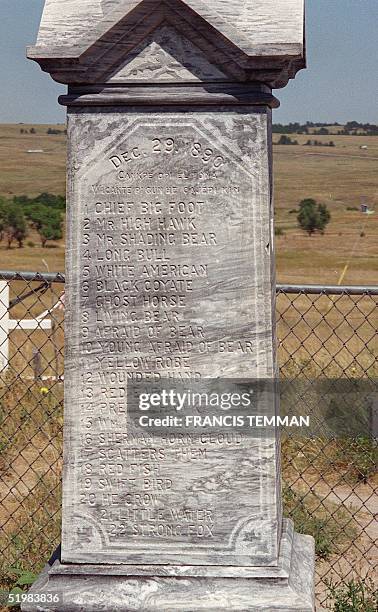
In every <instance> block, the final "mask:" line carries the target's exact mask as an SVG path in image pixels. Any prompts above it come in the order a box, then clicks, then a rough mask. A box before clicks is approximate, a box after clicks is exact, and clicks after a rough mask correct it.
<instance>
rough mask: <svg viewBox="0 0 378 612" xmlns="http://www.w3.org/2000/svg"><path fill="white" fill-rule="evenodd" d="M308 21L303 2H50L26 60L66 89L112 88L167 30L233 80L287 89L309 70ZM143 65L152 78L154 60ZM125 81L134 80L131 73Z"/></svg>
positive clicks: (209, 77)
mask: <svg viewBox="0 0 378 612" xmlns="http://www.w3.org/2000/svg"><path fill="white" fill-rule="evenodd" d="M303 19H304V2H303V0H290V2H289V6H288V2H287V0H286V1H285V2H284V1H283V0H280V1H279V2H277V0H275V1H274V2H273V0H269V1H268V2H259V1H258V2H252V1H249V0H248V1H247V0H246V2H245V3H244V6H243V7H241V6H240V2H236V1H233V2H229V1H227V2H225V1H224V0H216V1H215V2H213V1H212V2H210V1H205V0H164V2H161V0H142V1H138V0H129V1H128V2H123V1H122V2H121V1H120V2H107V3H106V4H104V3H102V4H101V3H100V2H99V1H97V2H96V3H88V2H82V3H77V2H75V1H73V0H65V1H63V2H56V1H55V0H50V2H47V3H46V6H45V11H44V14H43V18H42V24H41V28H40V33H39V37H38V41H37V45H36V46H35V47H30V48H29V49H28V56H29V57H30V58H32V59H35V60H36V61H38V62H39V63H40V65H41V67H42V68H43V70H47V71H48V72H50V74H51V75H52V76H53V78H54V79H55V80H57V81H60V82H62V83H84V82H87V83H88V82H89V83H101V82H106V81H107V80H108V79H109V77H110V78H111V76H112V74H113V69H114V68H119V67H120V66H122V64H124V63H125V62H128V58H129V56H130V54H131V55H133V54H134V53H135V50H136V48H137V47H138V46H139V45H142V46H143V45H144V42H145V40H146V38H148V37H149V36H150V35H151V33H153V32H154V31H155V30H159V29H160V28H161V26H162V25H163V27H165V28H166V27H173V28H175V30H176V31H178V32H180V36H181V37H186V38H187V39H189V40H190V41H191V42H192V44H193V45H195V46H196V47H197V48H199V49H200V50H201V51H202V53H203V54H205V55H206V56H207V58H208V60H209V61H210V62H211V63H212V64H213V65H215V66H217V67H218V71H219V70H221V72H223V73H224V74H225V75H226V77H227V79H228V80H231V81H244V82H251V81H258V82H260V83H267V84H269V85H270V86H271V87H283V86H284V85H285V84H286V83H287V82H288V80H289V79H290V78H293V77H294V76H295V74H296V72H297V71H298V70H300V69H301V68H304V66H305V52H304V31H303ZM153 36H154V35H153ZM156 59H158V58H156ZM143 64H144V66H145V68H148V70H152V71H153V69H154V65H155V59H153V58H152V57H151V55H148V56H147V57H144V62H143ZM218 71H216V70H213V71H212V72H211V73H209V72H208V71H205V76H206V79H207V80H209V81H210V82H211V81H212V82H214V81H215V82H216V81H218V80H219V74H218ZM119 76H121V75H119ZM202 76H203V75H202ZM122 77H123V80H124V81H125V82H133V80H134V79H133V74H129V73H128V72H127V71H126V73H124V74H122ZM190 80H192V77H191V79H190Z"/></svg>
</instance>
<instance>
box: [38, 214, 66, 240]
mask: <svg viewBox="0 0 378 612" xmlns="http://www.w3.org/2000/svg"><path fill="white" fill-rule="evenodd" d="M39 235H40V237H41V243H42V246H43V247H45V246H46V242H47V241H48V240H60V239H61V238H62V237H63V232H62V220H61V218H60V215H59V219H58V218H57V217H55V218H50V219H48V220H47V222H46V223H44V224H43V225H42V227H41V229H40V231H39Z"/></svg>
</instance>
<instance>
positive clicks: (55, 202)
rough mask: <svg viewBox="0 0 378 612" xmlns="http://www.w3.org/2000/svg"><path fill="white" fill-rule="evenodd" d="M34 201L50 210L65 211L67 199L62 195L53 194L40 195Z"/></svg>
mask: <svg viewBox="0 0 378 612" xmlns="http://www.w3.org/2000/svg"><path fill="white" fill-rule="evenodd" d="M33 201H34V202H35V203H39V204H43V205H44V206H49V207H50V208H56V209H57V210H65V208H66V199H65V198H64V197H63V196H61V195H54V194H53V193H46V192H44V193H40V194H39V195H38V196H37V197H36V198H34V200H33Z"/></svg>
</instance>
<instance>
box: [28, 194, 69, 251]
mask: <svg viewBox="0 0 378 612" xmlns="http://www.w3.org/2000/svg"><path fill="white" fill-rule="evenodd" d="M25 214H26V216H27V218H28V219H29V221H30V223H31V225H32V227H33V228H34V229H35V230H36V231H37V232H38V234H39V236H40V239H41V244H42V247H45V246H46V242H47V241H48V240H60V239H61V238H62V236H63V232H62V217H61V214H60V211H59V210H56V209H54V208H53V209H51V208H49V207H48V206H45V205H44V204H41V203H39V202H35V203H33V204H29V205H28V206H27V207H25Z"/></svg>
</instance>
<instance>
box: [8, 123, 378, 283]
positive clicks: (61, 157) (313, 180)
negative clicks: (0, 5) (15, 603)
mask: <svg viewBox="0 0 378 612" xmlns="http://www.w3.org/2000/svg"><path fill="white" fill-rule="evenodd" d="M30 127H32V126H29V125H1V126H0V164H1V167H2V174H1V176H0V195H5V196H8V197H9V196H12V195H14V194H16V195H22V194H26V195H29V196H35V195H37V194H38V193H41V192H42V191H50V192H52V193H56V194H63V193H64V191H65V155H66V138H65V136H64V135H61V136H51V135H47V134H46V131H47V129H48V127H50V126H48V125H37V126H34V128H35V130H36V132H37V133H36V134H26V135H22V134H20V130H21V129H30ZM54 127H56V126H54ZM63 128H64V126H59V129H63ZM291 137H292V138H294V139H297V140H298V142H299V145H298V146H275V147H274V164H275V209H276V223H277V226H279V227H282V228H283V229H284V232H285V233H284V235H283V236H279V237H278V236H277V238H276V250H277V279H278V282H285V283H286V282H287V283H289V282H291V283H319V284H336V283H337V282H338V281H339V279H340V277H341V274H342V272H343V270H344V267H345V265H346V264H348V270H347V272H346V274H345V277H344V279H343V282H344V284H355V285H357V284H366V285H368V284H376V282H377V277H378V254H377V251H376V237H377V234H378V208H377V212H376V214H375V215H371V216H369V215H363V214H361V213H360V212H358V211H350V210H349V211H348V210H347V207H348V206H349V207H357V208H358V207H359V206H360V204H361V201H362V200H366V202H367V203H368V204H369V206H370V207H372V208H373V207H374V206H376V205H377V203H378V181H377V173H376V168H377V160H378V137H375V136H338V135H336V136H332V135H330V136H316V139H317V140H319V141H323V142H329V141H330V140H333V141H334V142H335V144H336V147H335V148H325V147H304V146H302V145H303V143H305V142H306V140H308V139H309V138H311V136H307V135H295V134H293V135H291ZM278 138H279V135H277V134H276V135H274V141H276V142H277V140H278ZM361 145H367V146H368V149H367V150H361V149H360V146H361ZM28 149H43V150H44V153H40V154H29V153H27V150H28ZM306 197H312V198H315V199H317V200H319V201H321V202H324V203H325V204H327V206H328V207H329V209H330V211H331V214H332V221H331V223H330V225H329V226H328V229H327V232H326V234H325V235H324V236H313V237H311V238H309V237H308V236H306V235H305V234H303V233H302V232H301V231H300V230H299V229H298V228H297V224H296V215H295V214H290V212H289V211H290V210H293V209H295V208H297V206H298V203H299V202H300V200H301V199H303V198H306ZM361 233H364V234H365V236H363V237H361V236H360V234H361ZM31 239H32V240H33V242H35V243H36V244H37V243H38V239H37V237H36V236H33V237H31ZM55 246H56V248H54V249H41V248H40V247H35V248H29V247H25V248H23V249H16V248H15V249H12V250H11V251H7V250H6V249H5V248H4V247H3V246H1V245H0V258H1V267H2V268H7V269H13V270H16V269H18V270H19V269H26V268H27V269H30V270H45V266H44V264H43V262H42V259H45V260H46V261H47V263H48V265H49V267H50V270H53V271H62V270H63V269H64V241H61V242H59V243H57V244H56V245H55Z"/></svg>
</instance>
